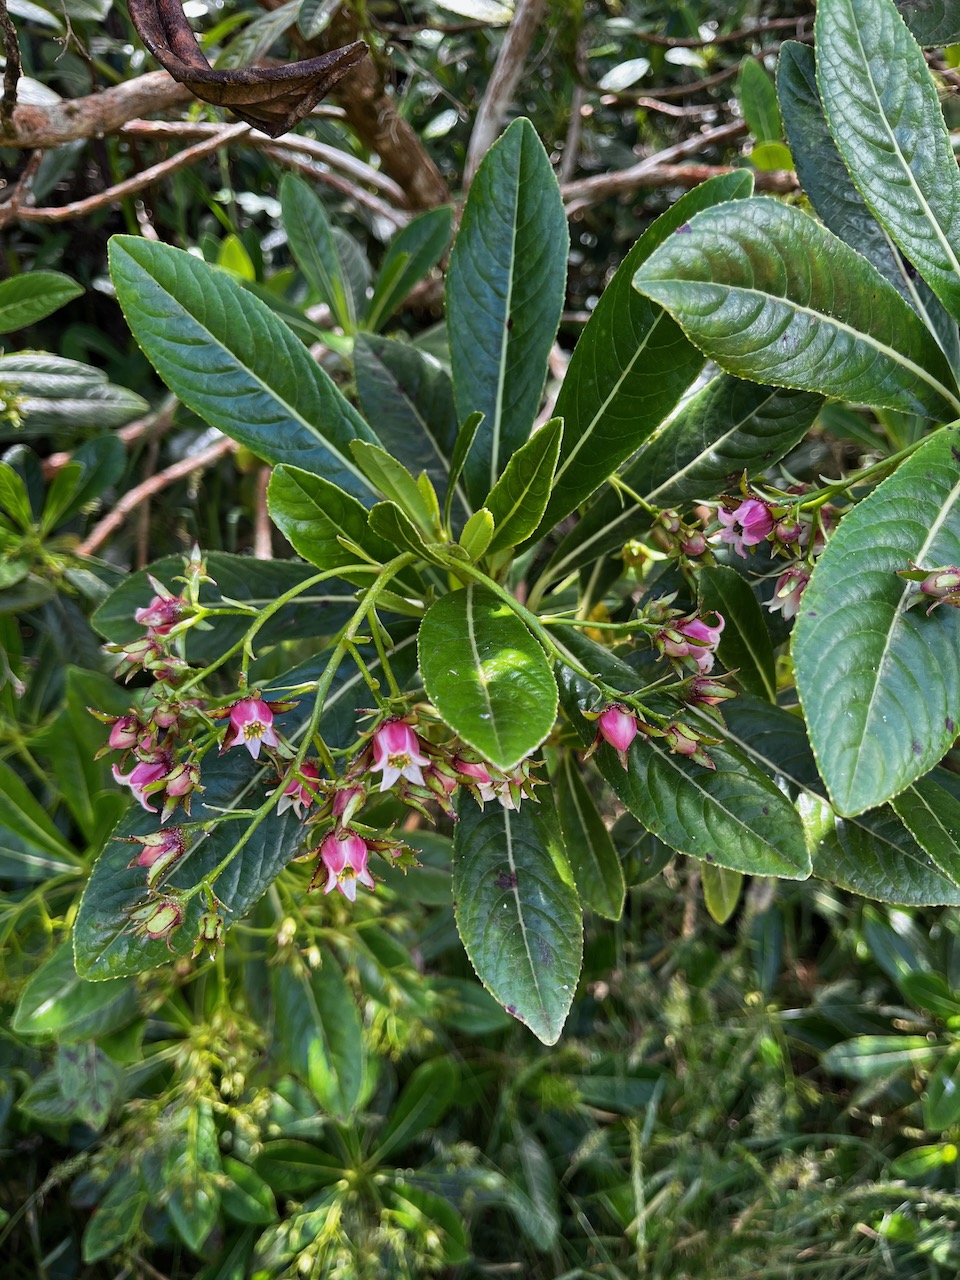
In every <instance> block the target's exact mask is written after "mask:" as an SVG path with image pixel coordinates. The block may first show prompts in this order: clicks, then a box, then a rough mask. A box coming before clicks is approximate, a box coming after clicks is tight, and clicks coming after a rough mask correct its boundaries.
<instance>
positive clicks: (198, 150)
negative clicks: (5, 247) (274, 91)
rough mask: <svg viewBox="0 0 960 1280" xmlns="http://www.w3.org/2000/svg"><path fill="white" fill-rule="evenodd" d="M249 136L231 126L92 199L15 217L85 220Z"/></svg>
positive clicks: (27, 211) (244, 127)
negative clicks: (90, 215) (88, 216)
mask: <svg viewBox="0 0 960 1280" xmlns="http://www.w3.org/2000/svg"><path fill="white" fill-rule="evenodd" d="M249 132H250V126H249V125H248V124H232V125H230V126H229V127H228V128H226V129H222V130H221V131H220V132H219V133H217V134H214V136H213V137H212V138H207V139H206V140H205V141H203V142H198V143H196V144H195V145H194V146H192V147H187V148H186V150H185V151H180V152H178V153H177V154H176V155H175V156H170V157H169V158H168V159H166V160H161V161H160V163H159V164H154V165H151V166H150V168H149V169H144V170H143V171H142V172H141V173H138V174H135V175H134V177H132V178H126V179H125V180H124V181H123V182H118V183H117V184H116V186H113V187H107V189H106V191H101V192H99V193H98V194H97V195H95V196H87V198H86V199H85V200H74V201H73V202H72V203H71V204H64V205H58V206H55V207H52V208H48V209H30V208H20V209H18V210H17V212H16V216H17V218H18V219H19V220H20V221H21V222H69V221H70V220H71V219H73V218H85V217H86V216H87V214H88V213H95V212H96V211H97V210H98V209H103V208H104V207H105V206H107V205H110V204H115V203H116V202H117V201H118V200H123V199H124V198H125V197H126V196H132V195H134V194H135V193H136V192H138V191H142V190H143V189H144V187H149V186H152V184H153V183H154V182H159V181H160V179H161V178H168V177H169V176H170V175H171V174H172V173H177V172H178V171H179V170H180V169H186V168H187V167H188V165H191V164H196V163H197V161H198V160H202V159H203V157H204V156H207V155H210V154H211V152H213V151H218V150H219V149H220V147H225V146H227V145H228V144H229V143H231V142H235V141H237V140H238V139H239V138H241V137H243V136H244V135H245V134H248V133H249Z"/></svg>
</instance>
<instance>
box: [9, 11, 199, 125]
mask: <svg viewBox="0 0 960 1280" xmlns="http://www.w3.org/2000/svg"><path fill="white" fill-rule="evenodd" d="M0 2H2V0H0ZM189 101H190V91H189V90H188V89H185V88H184V87H183V85H182V84H177V82H176V80H174V79H173V77H172V76H169V75H168V74H167V73H166V71H151V72H149V73H148V74H147V75H144V76H136V77H135V78H134V79H133V80H127V81H126V82H125V83H124V84H118V85H115V86H114V87H113V88H112V89H104V90H103V92H102V93H91V94H90V95H89V96H88V97H86V98H65V99H64V100H63V101H62V102H56V103H51V104H50V105H49V106H44V107H38V106H33V105H31V104H29V103H25V102H21V103H19V104H18V105H17V108H16V110H15V111H14V113H13V119H12V120H11V121H9V122H7V121H4V120H2V119H0V146H3V147H18V148H33V147H60V146H62V145H63V144H64V143H65V142H74V141H76V139H77V138H94V137H99V136H100V135H102V134H107V133H116V132H117V130H118V129H120V128H121V127H122V126H123V125H125V124H126V123H127V121H128V120H133V119H134V118H135V117H136V116H145V115H146V116H148V115H152V114H153V113H154V112H155V111H166V110H167V109H168V108H170V107H177V106H180V105H181V104H182V103H184V102H189Z"/></svg>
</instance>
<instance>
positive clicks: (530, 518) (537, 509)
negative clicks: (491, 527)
mask: <svg viewBox="0 0 960 1280" xmlns="http://www.w3.org/2000/svg"><path fill="white" fill-rule="evenodd" d="M562 440H563V419H562V418H551V419H550V421H549V422H547V423H545V424H544V425H543V426H542V427H541V428H540V430H539V431H536V432H535V433H534V434H533V435H532V436H531V438H530V439H529V440H528V441H527V443H526V444H525V445H522V446H521V447H520V448H519V449H518V450H517V452H516V453H515V454H514V455H513V457H512V458H511V459H510V461H509V462H508V463H507V465H506V467H505V468H504V472H503V475H502V476H501V477H500V479H499V480H498V481H497V483H496V484H495V485H494V486H493V488H492V489H491V490H490V493H489V495H488V496H487V498H486V499H485V500H484V504H483V505H484V506H485V507H486V508H487V510H488V511H489V512H490V514H491V515H492V516H493V519H494V524H495V532H494V535H493V541H492V542H491V543H490V546H489V548H488V550H489V551H490V552H491V553H493V552H497V551H505V550H507V548H508V547H515V546H518V545H519V544H520V543H521V542H523V541H524V539H526V538H528V537H529V536H530V534H531V533H533V531H534V530H535V529H536V528H537V526H538V525H539V524H540V520H541V518H542V516H543V513H544V510H545V509H546V506H547V502H548V501H549V498H550V491H551V488H552V486H553V478H554V473H555V471H556V467H557V458H558V457H559V455H560V442H561V441H562Z"/></svg>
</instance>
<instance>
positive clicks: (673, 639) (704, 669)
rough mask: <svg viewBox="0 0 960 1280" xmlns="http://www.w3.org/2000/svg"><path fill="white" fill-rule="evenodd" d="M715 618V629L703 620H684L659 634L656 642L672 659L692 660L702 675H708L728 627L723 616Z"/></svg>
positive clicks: (718, 615) (695, 618)
mask: <svg viewBox="0 0 960 1280" xmlns="http://www.w3.org/2000/svg"><path fill="white" fill-rule="evenodd" d="M714 617H715V618H716V619H717V625H716V626H713V627H711V626H710V625H709V624H708V623H706V622H705V621H704V619H703V618H697V617H693V618H682V619H681V620H680V621H679V622H675V623H673V624H672V625H671V626H668V627H664V628H663V630H662V631H659V632H657V635H656V637H655V639H656V642H657V643H658V644H659V646H660V648H661V649H662V651H663V652H664V653H665V654H666V655H667V656H668V657H670V658H680V659H682V658H692V659H693V660H694V662H695V663H696V664H697V670H698V671H699V672H700V674H701V675H706V674H707V673H708V672H710V671H712V670H713V655H714V651H715V650H716V647H717V645H718V644H719V643H720V634H721V632H722V631H723V628H724V626H725V625H726V623H725V622H724V620H723V616H722V615H721V614H719V613H717V614H714Z"/></svg>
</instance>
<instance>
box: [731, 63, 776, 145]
mask: <svg viewBox="0 0 960 1280" xmlns="http://www.w3.org/2000/svg"><path fill="white" fill-rule="evenodd" d="M737 97H738V98H739V99H740V110H741V111H742V112H743V118H744V120H746V122H747V124H748V125H749V126H750V132H751V133H752V134H753V136H754V137H755V138H756V140H757V142H779V141H780V139H781V138H782V137H783V124H782V122H781V120H780V108H779V107H778V106H777V91H776V89H774V87H773V81H772V80H771V79H770V77H769V76H768V75H767V73H766V71H764V69H763V67H762V66H761V65H760V63H759V62H757V60H756V58H744V60H743V62H742V63H741V65H740V75H739V77H738V79H737Z"/></svg>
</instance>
